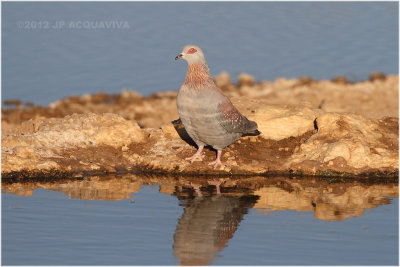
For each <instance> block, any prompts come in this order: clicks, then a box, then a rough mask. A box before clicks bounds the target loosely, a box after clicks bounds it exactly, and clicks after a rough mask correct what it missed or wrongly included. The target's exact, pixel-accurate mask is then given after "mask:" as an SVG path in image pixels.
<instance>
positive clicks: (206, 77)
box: [183, 63, 214, 90]
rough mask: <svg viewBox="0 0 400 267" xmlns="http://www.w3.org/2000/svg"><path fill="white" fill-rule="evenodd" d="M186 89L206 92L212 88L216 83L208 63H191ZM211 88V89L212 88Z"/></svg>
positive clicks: (185, 83) (185, 84)
mask: <svg viewBox="0 0 400 267" xmlns="http://www.w3.org/2000/svg"><path fill="white" fill-rule="evenodd" d="M183 85H184V87H186V88H188V89H194V90H206V89H209V88H212V85H214V81H213V80H212V78H211V76H210V73H209V71H208V66H207V64H206V63H189V64H188V71H187V74H186V79H185V82H184V83H183ZM210 86H211V87H210Z"/></svg>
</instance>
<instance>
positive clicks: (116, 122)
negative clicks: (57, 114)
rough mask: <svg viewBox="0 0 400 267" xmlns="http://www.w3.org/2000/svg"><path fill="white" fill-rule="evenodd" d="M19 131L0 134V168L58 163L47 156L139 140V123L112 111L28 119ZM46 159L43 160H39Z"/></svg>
mask: <svg viewBox="0 0 400 267" xmlns="http://www.w3.org/2000/svg"><path fill="white" fill-rule="evenodd" d="M26 124H27V125H32V127H21V128H20V130H21V132H20V133H19V134H8V135H5V136H3V137H2V159H3V160H2V171H3V172H4V171H5V172H7V171H17V170H22V169H35V168H37V169H49V168H52V167H55V168H56V167H58V165H57V164H56V163H54V162H48V161H46V159H47V158H49V157H56V158H57V157H61V158H63V157H64V156H63V151H64V150H66V149H67V150H68V149H77V148H85V147H90V146H92V147H98V146H111V147H114V148H118V147H122V146H126V145H129V144H132V143H138V142H142V141H143V140H144V138H145V133H144V132H143V131H142V130H141V129H140V128H139V126H138V125H137V124H136V123H134V122H131V121H128V120H125V119H124V118H122V117H121V116H118V115H115V114H104V115H97V114H93V113H89V114H84V115H78V114H75V115H71V116H66V117H65V118H63V119H47V120H39V121H28V122H27V123H26ZM42 161H45V162H42Z"/></svg>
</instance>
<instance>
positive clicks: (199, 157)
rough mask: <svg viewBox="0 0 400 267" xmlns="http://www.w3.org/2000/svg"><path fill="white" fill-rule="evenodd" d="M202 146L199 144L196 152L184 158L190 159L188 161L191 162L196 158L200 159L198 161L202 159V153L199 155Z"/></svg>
mask: <svg viewBox="0 0 400 267" xmlns="http://www.w3.org/2000/svg"><path fill="white" fill-rule="evenodd" d="M203 148H204V146H199V149H198V150H197V151H196V153H194V154H193V156H191V157H188V158H185V160H190V163H193V161H195V160H196V159H200V161H202V160H203V158H204V155H201V151H203Z"/></svg>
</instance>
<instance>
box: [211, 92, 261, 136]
mask: <svg viewBox="0 0 400 267" xmlns="http://www.w3.org/2000/svg"><path fill="white" fill-rule="evenodd" d="M218 112H219V114H220V115H219V116H218V117H219V118H218V119H219V123H220V125H221V126H222V127H223V128H224V129H225V130H226V131H227V132H228V133H243V134H245V133H254V132H255V131H256V130H257V123H256V122H254V121H250V120H248V119H247V118H246V117H245V116H243V115H242V114H240V112H239V111H238V110H237V109H236V107H235V106H234V105H233V104H232V102H231V101H230V100H229V98H228V97H226V96H223V99H222V101H221V103H220V104H219V105H218Z"/></svg>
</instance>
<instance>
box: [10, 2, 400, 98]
mask: <svg viewBox="0 0 400 267" xmlns="http://www.w3.org/2000/svg"><path fill="white" fill-rule="evenodd" d="M61 22H63V23H65V25H64V26H63V27H57V25H59V24H60V23H61ZM84 22H87V23H90V25H92V26H89V28H82V27H80V28H79V27H77V26H75V27H73V26H70V23H72V25H79V23H84ZM106 22H111V23H114V24H116V23H117V22H118V23H123V25H125V26H124V27H122V26H121V27H118V26H114V27H111V28H100V26H96V25H98V23H106ZM40 23H41V24H40ZM125 23H126V24H127V25H128V27H126V24H125ZM45 25H47V26H48V27H47V28H45ZM188 43H195V44H198V45H199V46H200V47H202V49H203V50H204V53H205V55H206V58H207V60H208V64H209V67H210V71H211V74H212V75H216V74H218V73H220V72H221V71H228V72H229V73H230V74H231V75H233V79H234V80H236V76H237V75H238V74H239V73H241V72H247V73H250V74H252V75H254V76H255V78H256V79H257V80H275V79H276V78H277V77H287V78H296V77H300V76H311V77H313V78H315V79H331V78H334V77H336V76H338V75H344V76H347V77H348V78H349V79H350V80H352V81H358V80H364V79H367V78H368V75H369V74H370V73H371V72H373V71H379V72H383V73H386V74H394V73H398V3H397V2H324V3H315V2H314V3H311V2H303V3H302V2H284V3H283V2H281V3H279V2H252V3H232V2H231V3H229V2H218V3H211V2H205V3H198V2H197V3H195V2H191V3H184V2H172V3H166V2H164V3H160V2H152V3H143V2H123V3H121V2H114V3H110V2H102V3H99V2H97V3H89V2H58V3H56V2H4V3H3V4H2V100H4V99H10V98H14V99H15V98H17V99H22V100H23V101H31V102H34V103H37V104H41V105H48V104H49V103H50V102H54V101H56V100H58V99H60V98H62V97H68V96H71V95H74V94H75V95H83V94H86V93H97V92H99V91H105V92H107V93H120V92H121V90H122V89H124V88H127V89H134V90H137V91H138V92H140V93H142V94H144V95H149V94H150V93H154V92H159V91H166V90H177V89H179V87H180V85H181V84H182V82H183V79H184V76H185V73H186V63H184V62H175V60H174V58H175V56H176V55H177V54H179V52H180V51H181V49H182V47H183V46H184V45H185V44H188Z"/></svg>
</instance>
